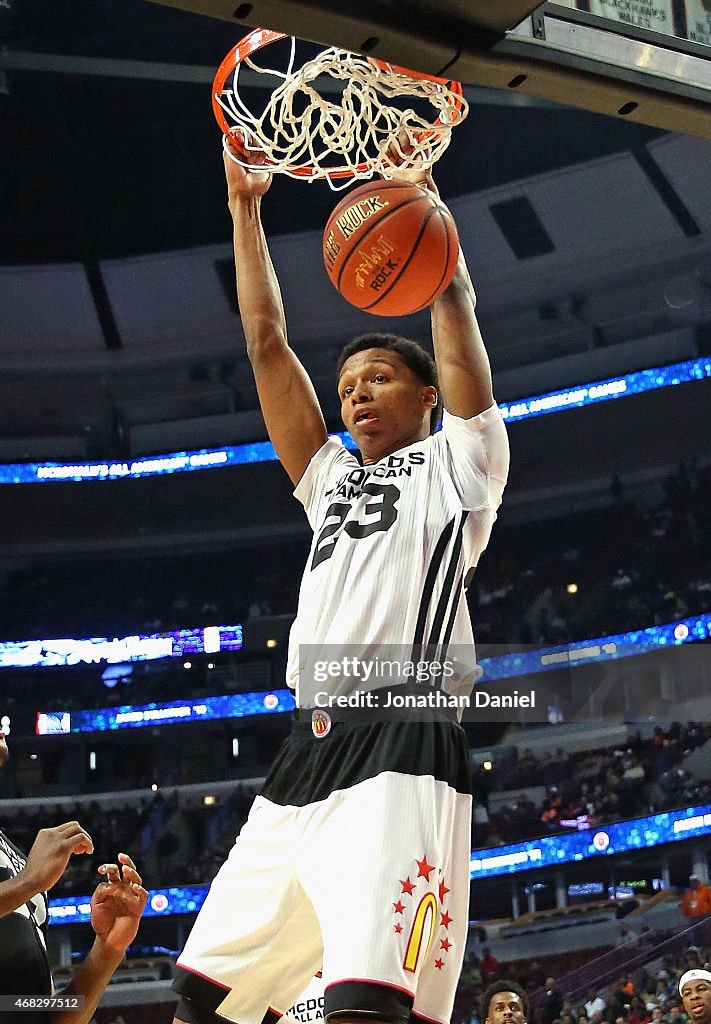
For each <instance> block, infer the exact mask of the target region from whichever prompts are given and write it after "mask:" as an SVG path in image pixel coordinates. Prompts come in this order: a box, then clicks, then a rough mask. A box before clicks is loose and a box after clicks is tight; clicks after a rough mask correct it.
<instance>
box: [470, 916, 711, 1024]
mask: <svg viewBox="0 0 711 1024" xmlns="http://www.w3.org/2000/svg"><path fill="white" fill-rule="evenodd" d="M628 943H630V944H631V943H634V944H635V951H637V952H639V951H643V950H644V948H645V944H646V948H648V949H649V953H650V955H649V961H648V964H647V966H645V967H642V968H640V969H639V970H635V971H633V972H631V973H629V972H624V971H623V972H621V973H620V975H619V977H618V978H617V979H616V980H615V981H614V982H612V983H611V984H609V985H606V986H605V987H604V988H599V989H598V988H596V987H590V988H588V989H587V991H586V992H585V994H584V995H580V996H578V997H577V998H576V999H574V1000H571V999H570V998H569V993H568V992H567V991H566V987H565V982H564V980H563V982H562V983H561V982H559V981H557V980H556V979H555V978H554V977H551V976H547V972H546V971H545V970H544V967H543V966H542V965H541V964H540V963H539V962H538V961H537V960H529V961H526V962H523V963H519V964H507V963H498V962H497V964H496V969H495V971H494V972H493V973H492V972H490V971H484V970H483V960H482V959H480V958H478V957H471V958H469V959H468V960H467V962H466V963H465V965H464V969H463V971H462V977H461V981H460V988H459V993H458V1005H459V1007H460V1009H461V1011H463V1012H461V1013H460V1021H461V1024H483V1022H484V1019H485V1017H486V1013H485V1011H484V1009H483V1008H481V1007H480V1006H479V1001H480V996H481V994H482V991H483V989H484V988H485V987H486V986H487V985H488V984H490V983H491V982H492V981H496V980H498V979H499V978H506V979H508V980H510V981H515V982H517V983H518V984H519V985H522V986H523V988H525V989H527V990H528V991H529V992H530V993H531V994H532V996H533V998H534V1002H535V1004H536V1012H535V1017H534V1019H535V1022H536V1024H687V1016H686V1014H685V1013H684V1008H683V1006H682V1003H681V998H680V996H679V989H678V984H679V979H680V977H681V975H682V974H683V973H684V972H685V971H688V970H691V969H692V968H699V967H703V968H705V969H706V970H709V969H711V951H710V950H709V949H707V948H705V947H699V946H690V947H687V948H685V949H684V950H683V951H682V952H681V953H679V954H668V955H666V956H663V957H659V956H656V957H655V952H654V940H653V936H652V935H651V933H650V935H649V936H648V938H647V939H645V937H644V936H642V938H640V936H639V935H638V934H637V933H635V932H633V931H631V930H630V929H626V930H625V933H624V934H623V935H621V937H620V942H619V943H618V945H619V946H620V947H624V946H625V945H627V944H628ZM482 952H483V951H482ZM487 952H488V951H487Z"/></svg>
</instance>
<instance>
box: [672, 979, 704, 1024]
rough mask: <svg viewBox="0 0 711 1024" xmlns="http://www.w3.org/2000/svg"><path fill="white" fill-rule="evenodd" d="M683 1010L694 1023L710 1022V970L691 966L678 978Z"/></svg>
mask: <svg viewBox="0 0 711 1024" xmlns="http://www.w3.org/2000/svg"><path fill="white" fill-rule="evenodd" d="M679 994H680V996H681V1001H682V1003H683V1004H684V1011H685V1012H686V1015H687V1017H688V1018H689V1020H690V1021H693V1022H694V1024H711V971H707V970H705V969H704V968H703V967H701V968H692V970H689V971H685V972H684V973H683V974H682V976H681V978H680V979H679Z"/></svg>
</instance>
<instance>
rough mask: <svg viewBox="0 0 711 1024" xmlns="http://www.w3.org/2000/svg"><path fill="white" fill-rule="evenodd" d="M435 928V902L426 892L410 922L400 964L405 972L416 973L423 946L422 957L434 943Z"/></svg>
mask: <svg viewBox="0 0 711 1024" xmlns="http://www.w3.org/2000/svg"><path fill="white" fill-rule="evenodd" d="M436 926H437V900H436V898H435V896H434V894H433V893H431V892H428V893H426V894H425V895H424V896H423V897H422V899H421V900H420V903H419V905H418V907H417V910H416V911H415V920H414V921H413V922H412V928H411V929H410V937H409V939H408V940H407V949H406V950H405V959H404V960H403V962H402V966H403V967H404V968H405V970H406V971H410V972H412V973H414V972H415V971H416V969H417V964H418V962H419V960H420V954H421V952H422V947H423V946H424V947H425V952H424V956H427V954H428V953H429V951H430V946H431V945H432V942H433V941H434V937H435V929H436Z"/></svg>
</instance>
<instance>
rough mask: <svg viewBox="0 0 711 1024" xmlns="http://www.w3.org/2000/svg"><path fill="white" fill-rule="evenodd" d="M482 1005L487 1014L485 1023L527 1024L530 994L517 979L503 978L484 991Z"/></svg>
mask: <svg viewBox="0 0 711 1024" xmlns="http://www.w3.org/2000/svg"><path fill="white" fill-rule="evenodd" d="M481 1006H482V1010H483V1012H484V1013H485V1014H486V1019H485V1021H484V1024H526V1022H527V1020H528V996H527V995H526V993H525V992H524V991H523V989H522V988H521V986H520V985H517V984H516V982H515V981H507V980H506V978H501V980H500V981H495V982H494V983H493V984H492V985H489V987H488V988H487V989H486V990H485V991H484V994H483V995H482V997H481Z"/></svg>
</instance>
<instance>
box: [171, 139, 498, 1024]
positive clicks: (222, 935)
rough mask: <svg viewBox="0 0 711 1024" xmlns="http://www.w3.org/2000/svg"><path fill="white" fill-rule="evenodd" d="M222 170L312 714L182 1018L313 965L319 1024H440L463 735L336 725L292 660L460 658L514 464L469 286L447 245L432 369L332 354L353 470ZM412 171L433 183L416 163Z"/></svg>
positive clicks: (202, 952) (241, 1010)
mask: <svg viewBox="0 0 711 1024" xmlns="http://www.w3.org/2000/svg"><path fill="white" fill-rule="evenodd" d="M258 160H259V158H258V157H256V156H255V157H254V158H253V161H254V162H255V163H258ZM225 168H226V174H227V185H228V201H229V208H230V211H231V214H232V217H233V221H234V249H235V263H236V273H237V291H238V299H239V307H240V313H241V317H242V325H243V328H244V333H245V337H246V340H247V352H248V355H249V359H250V362H251V365H252V369H253V372H254V376H255V380H256V384H257V390H258V394H259V400H260V404H261V408H262V413H263V415H264V420H265V423H266V426H267V430H268V432H269V436H270V438H271V441H272V443H273V445H274V447H275V449H276V451H277V453H278V456H279V459H280V461H281V463H282V465H283V467H284V469H285V470H286V472H287V473H288V474H289V476H290V478H291V480H292V482H293V484H294V486H295V492H294V493H295V496H296V497H297V498H298V500H299V501H301V503H302V504H303V505H304V508H305V510H306V515H307V517H308V519H309V523H310V525H311V527H312V529H313V531H314V539H313V542H312V546H311V551H310V554H309V559H308V563H307V566H306V570H305V573H304V576H303V579H302V584H301V590H300V595H299V604H298V611H297V616H296V620H295V623H294V625H293V627H292V631H291V636H290V643H289V658H288V667H287V675H288V680H289V682H290V684H291V685H292V686H294V687H295V689H296V691H297V705H298V706H299V707H301V708H306V709H309V708H311V709H312V711H311V712H310V714H301V715H299V716H298V717H299V720H298V721H297V722H296V724H295V728H294V730H293V732H292V734H291V736H290V738H289V739H288V740H287V741H286V743H285V744H284V746H283V747H282V749H281V751H280V753H279V754H278V756H277V760H276V763H275V765H274V766H273V768H272V770H271V772H270V774H269V777H268V778H267V781H266V783H265V788H264V791H263V794H262V795H261V796H259V797H257V799H256V800H255V803H254V805H253V807H252V810H251V812H250V816H249V819H248V821H247V823H246V824H245V826H244V828H243V829H242V832H241V834H240V836H239V837H238V839H237V841H236V844H235V846H234V847H233V849H232V851H231V853H230V855H229V857H228V859H227V861H226V862H225V864H224V865H223V866H222V868H221V869H220V871H219V873H218V875H217V877H216V879H215V880H214V882H213V884H212V886H211V889H210V892H209V894H208V897H207V900H206V902H205V904H204V905H203V908H202V909H201V911H200V913H199V915H198V918H197V921H196V923H195V925H194V927H193V930H192V932H191V934H190V936H189V938H188V941H187V944H186V947H185V949H184V951H183V953H182V955H181V956H180V958H179V960H178V973H177V977H176V979H175V981H174V988H176V990H177V991H178V992H179V993H180V995H181V997H182V998H181V1001H180V1002H179V1004H178V1008H177V1011H176V1020H177V1021H184V1022H187V1024H216V1022H217V1021H222V1020H227V1021H235V1022H238V1024H262V1021H265V1022H270V1021H275V1020H276V1019H278V1018H279V1017H280V1016H281V1015H282V1014H284V1012H285V1011H286V1010H287V1009H288V1008H289V1007H290V1006H292V1004H293V1003H294V1001H295V1000H296V999H297V997H298V995H299V993H301V992H302V991H303V990H304V988H305V986H306V985H307V984H308V982H309V979H310V978H311V977H313V975H314V974H315V973H316V972H317V971H319V970H321V969H322V970H323V983H324V1016H325V1018H326V1019H327V1020H328V1021H329V1022H330V1024H335V1022H338V1024H363V1022H365V1021H366V1020H367V1022H368V1024H386V1022H387V1024H404V1022H406V1021H408V1020H409V1019H412V1020H413V1021H419V1022H425V1021H427V1022H431V1024H447V1022H448V1021H449V1019H450V1016H451V1012H452V1006H453V1001H454V993H455V988H456V984H457V980H458V977H459V972H460V968H461V962H462V956H463V953H464V945H465V941H466V934H467V921H468V898H469V839H470V813H471V796H470V775H469V766H468V749H467V743H466V737H465V734H464V731H463V730H462V729H461V727H460V726H459V724H458V722H457V718H456V714H455V713H454V712H453V711H451V710H449V709H443V710H442V711H439V710H437V709H435V710H434V711H433V712H432V713H430V714H429V715H428V716H424V715H423V716H422V717H421V718H420V719H418V720H412V719H411V720H407V721H402V720H400V721H398V720H395V719H394V718H392V717H391V718H389V719H387V720H386V716H385V715H383V716H382V717H381V718H380V719H379V720H370V719H364V718H361V719H356V720H351V721H348V720H346V721H342V720H335V719H334V715H333V709H332V708H331V710H329V709H328V707H327V708H326V710H323V711H322V710H316V708H317V707H319V708H323V707H324V703H323V700H324V699H326V698H328V697H329V696H333V695H341V696H349V695H350V696H353V695H356V691H357V689H358V685H359V684H358V681H357V680H355V681H354V678H353V673H351V675H350V677H349V674H348V669H347V668H346V667H345V666H344V667H343V671H342V672H341V673H340V674H338V665H336V673H335V674H334V673H333V672H331V671H330V670H329V674H328V682H327V683H323V684H321V685H320V690H321V691H326V693H325V697H324V694H323V693H321V694H320V695H319V699H315V690H314V686H313V685H312V684H314V680H313V679H312V678H306V676H307V673H306V671H305V669H304V665H305V664H307V663H308V650H309V649H310V650H312V649H313V648H314V647H316V648H317V649H318V650H320V651H328V650H330V651H336V652H339V653H340V654H344V653H346V654H349V655H358V656H360V657H361V658H363V657H364V656H365V653H367V652H369V651H373V650H376V649H378V648H379V647H380V646H381V645H384V644H387V645H400V647H401V648H402V647H403V646H405V645H406V649H407V651H413V650H428V649H431V648H433V647H434V648H437V649H438V650H442V649H446V648H447V645H448V644H452V645H454V644H457V645H460V646H464V647H466V648H467V650H469V651H470V652H472V654H473V636H472V631H471V623H470V619H469V614H468V611H467V606H466V601H465V595H464V582H465V579H466V577H467V574H468V572H469V571H470V570H471V569H472V568H473V567H474V566H475V565H476V564H477V561H478V559H479V556H480V554H481V552H482V551H483V550H484V548H485V547H486V544H487V542H488V539H489V534H490V531H491V528H492V524H493V522H494V519H495V518H496V510H497V508H498V506H499V504H500V502H501V496H502V493H503V489H504V485H505V481H506V478H507V473H508V461H509V456H508V442H507V437H506V430H505V428H504V424H503V421H502V419H501V415H500V413H499V411H498V408H497V406H496V405H495V403H494V397H493V393H492V383H491V372H490V368H489V360H488V357H487V354H486V350H485V348H484V344H483V341H482V338H481V335H480V332H479V328H478V325H477V321H476V317H475V314H474V307H475V303H476V299H475V295H474V290H473V288H472V285H471V281H470V279H469V275H468V273H467V269H466V266H465V263H464V259H463V257H462V256H461V255H460V260H459V264H458V269H457V272H456V274H455V277H454V279H453V281H452V283H451V285H450V286H449V288H448V289H447V291H446V292H445V293H444V295H443V296H442V297H441V298H440V299H439V300H438V301H437V302H436V304H435V305H434V306H433V308H432V311H431V312H432V330H433V342H434V351H435V361H434V362H433V361H432V359H431V358H430V357H429V356H428V355H427V353H426V352H425V351H424V350H423V349H421V348H420V347H419V346H418V345H416V344H415V343H414V342H410V341H407V340H406V339H403V338H398V337H395V336H392V335H367V336H364V337H363V338H360V339H356V340H355V341H354V342H351V343H349V344H348V345H347V346H346V348H345V349H344V351H343V352H342V354H341V358H340V360H339V363H338V393H339V396H340V400H341V412H342V418H343V422H344V424H345V426H346V428H347V429H348V430H349V431H350V433H351V434H352V436H353V438H354V439H355V441H356V444H357V445H358V448H359V449H360V456H361V460H360V461H359V460H358V459H356V458H355V456H354V455H352V454H351V453H349V452H348V451H347V450H346V449H345V448H344V446H343V445H342V443H341V441H340V440H339V439H336V438H331V439H329V438H328V436H327V433H326V427H325V424H324V419H323V416H322V414H321V410H320V408H319V404H318V401H317V398H316V394H315V392H314V388H313V386H312V384H311V381H310V380H309V378H308V376H307V374H306V372H305V370H304V368H303V367H302V365H301V363H300V362H299V360H298V358H297V356H296V355H295V353H294V352H293V351H292V349H291V348H290V347H289V345H288V343H287V333H286V322H285V317H284V311H283V307H282V302H281V295H280V291H279V286H278V283H277V279H276V275H275V273H274V269H273V267H272V264H271V261H270V258H269V253H268V249H267V243H266V240H265V236H264V233H263V230H262V226H261V220H260V204H261V200H262V197H263V195H264V194H265V193H266V192H267V190H268V188H269V185H270V181H271V175H270V174H269V173H268V172H267V171H265V170H263V169H260V168H259V167H258V166H256V167H255V168H254V169H253V170H245V169H244V168H242V167H240V166H238V165H237V164H236V163H234V162H233V161H231V160H230V159H229V157H227V156H226V157H225ZM403 177H406V176H405V175H403ZM413 178H416V180H417V181H418V183H419V184H420V185H421V187H423V188H430V189H433V190H434V184H433V182H432V179H431V177H430V175H429V173H422V172H420V174H419V175H416V174H413V172H408V175H407V177H406V180H410V181H412V180H413ZM435 364H436V365H435ZM440 389H441V395H442V399H443V403H444V410H445V411H444V419H443V426H442V429H441V431H439V433H433V431H434V429H435V427H436V417H437V407H438V403H439V395H440ZM305 645H309V648H308V649H307V648H306V646H305ZM327 645H329V646H327ZM304 651H306V652H307V653H306V654H305V653H304ZM364 652H365V653H364ZM330 669H333V665H331V666H330ZM469 687H470V684H468V688H469ZM444 688H445V689H446V684H445V687H444ZM394 689H397V687H394ZM361 690H362V686H361ZM370 697H371V698H372V693H370ZM312 698H313V699H312ZM358 699H360V697H359V696H358ZM371 706H372V705H371ZM377 717H378V716H376V719H377Z"/></svg>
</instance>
